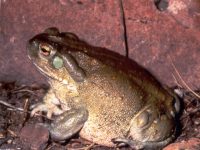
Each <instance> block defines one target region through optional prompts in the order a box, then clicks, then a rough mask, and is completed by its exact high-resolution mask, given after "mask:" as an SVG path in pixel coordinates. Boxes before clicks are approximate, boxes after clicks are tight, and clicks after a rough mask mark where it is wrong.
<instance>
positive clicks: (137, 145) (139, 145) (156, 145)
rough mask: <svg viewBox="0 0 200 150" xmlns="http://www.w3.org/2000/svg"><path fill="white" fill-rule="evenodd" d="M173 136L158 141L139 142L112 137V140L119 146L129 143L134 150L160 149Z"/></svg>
mask: <svg viewBox="0 0 200 150" xmlns="http://www.w3.org/2000/svg"><path fill="white" fill-rule="evenodd" d="M173 138H174V137H169V138H167V139H165V140H164V141H158V142H150V141H149V142H140V141H135V140H131V139H126V138H114V139H112V142H113V143H115V144H117V145H118V146H119V147H121V146H125V145H129V146H130V147H131V148H133V149H136V150H141V149H143V150H149V149H151V150H154V149H156V150H157V149H158V150H160V149H162V147H164V146H166V145H167V144H168V143H170V142H171V141H172V139H173Z"/></svg>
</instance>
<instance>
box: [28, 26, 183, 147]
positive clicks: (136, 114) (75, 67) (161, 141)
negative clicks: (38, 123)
mask: <svg viewBox="0 0 200 150" xmlns="http://www.w3.org/2000/svg"><path fill="white" fill-rule="evenodd" d="M28 53H29V58H30V59H31V60H32V61H33V63H34V64H35V66H36V67H37V68H38V69H39V70H40V71H41V72H42V73H43V74H44V75H45V76H46V77H47V79H48V82H49V84H50V89H49V91H48V93H47V94H46V96H45V97H44V100H43V102H42V103H39V104H37V105H36V106H35V108H34V109H33V110H32V114H35V113H36V112H38V111H45V112H47V117H49V118H51V116H52V114H54V115H57V116H58V117H57V119H55V120H54V121H53V122H52V124H51V125H49V131H50V133H51V137H52V138H53V139H54V140H65V139H69V138H70V137H71V136H73V135H74V134H76V133H77V132H79V131H80V133H79V134H80V136H81V137H83V138H85V139H87V140H90V141H93V142H95V143H98V144H101V145H105V146H111V147H112V146H115V144H114V143H125V144H129V145H130V146H132V147H134V148H156V147H163V146H165V145H166V144H168V143H169V142H171V141H172V140H173V139H174V135H175V130H176V123H175V116H176V114H177V112H178V111H179V100H178V99H177V98H175V95H174V94H172V93H171V92H168V91H167V90H165V89H164V88H163V87H162V86H161V85H160V84H159V83H158V81H156V80H155V79H154V78H153V77H152V76H151V75H150V74H149V73H148V72H147V71H145V70H144V69H143V68H141V67H140V66H138V65H137V64H136V63H135V62H134V61H132V60H129V59H127V58H125V57H124V56H121V55H119V54H117V53H114V52H111V51H109V50H107V49H104V48H100V47H94V46H90V45H89V44H87V43H86V42H83V41H81V40H80V39H79V38H78V37H77V36H76V35H74V34H72V33H66V32H59V31H58V29H56V28H48V29H46V30H45V32H44V33H41V34H38V35H36V36H35V37H33V38H32V39H31V40H29V43H28Z"/></svg>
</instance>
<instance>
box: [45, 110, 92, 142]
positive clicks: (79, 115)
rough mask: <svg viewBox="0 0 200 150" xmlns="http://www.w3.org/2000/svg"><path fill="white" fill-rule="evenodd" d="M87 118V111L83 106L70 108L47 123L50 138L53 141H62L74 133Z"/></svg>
mask: <svg viewBox="0 0 200 150" xmlns="http://www.w3.org/2000/svg"><path fill="white" fill-rule="evenodd" d="M87 119H88V111H87V110H86V109H85V108H83V107H80V108H76V109H75V108H73V109H70V110H68V111H66V112H64V113H62V114H61V115H59V116H57V118H56V119H55V120H54V121H53V122H52V123H51V125H49V127H48V129H49V131H50V134H51V138H52V139H53V140H55V141H64V140H66V139H69V138H70V137H72V136H73V135H74V134H76V133H77V132H78V131H79V130H80V129H81V128H82V127H83V125H84V123H85V122H86V121H87Z"/></svg>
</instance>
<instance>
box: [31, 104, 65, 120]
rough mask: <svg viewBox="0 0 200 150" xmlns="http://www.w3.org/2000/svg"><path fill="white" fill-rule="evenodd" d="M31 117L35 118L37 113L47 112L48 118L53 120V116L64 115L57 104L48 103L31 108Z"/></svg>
mask: <svg viewBox="0 0 200 150" xmlns="http://www.w3.org/2000/svg"><path fill="white" fill-rule="evenodd" d="M31 109H32V111H31V116H34V115H35V114H36V113H37V112H46V113H47V118H49V119H50V118H51V117H52V115H60V114H62V113H63V110H61V109H60V108H59V107H58V106H57V105H55V104H47V103H38V104H36V105H32V106H31Z"/></svg>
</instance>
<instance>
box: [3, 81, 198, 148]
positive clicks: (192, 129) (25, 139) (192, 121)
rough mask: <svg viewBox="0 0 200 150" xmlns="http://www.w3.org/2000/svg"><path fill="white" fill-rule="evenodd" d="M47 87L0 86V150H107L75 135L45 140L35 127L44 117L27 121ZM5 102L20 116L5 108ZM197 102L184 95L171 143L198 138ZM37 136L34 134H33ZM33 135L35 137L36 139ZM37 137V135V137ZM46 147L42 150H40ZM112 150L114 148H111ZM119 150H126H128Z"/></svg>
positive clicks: (46, 136) (45, 134) (7, 107)
mask: <svg viewBox="0 0 200 150" xmlns="http://www.w3.org/2000/svg"><path fill="white" fill-rule="evenodd" d="M47 89H48V86H46V85H37V84H33V85H31V86H26V85H16V84H15V83H14V82H13V83H3V82H0V101H1V103H0V114H1V115H0V149H1V150H2V149H47V150H48V149H51V150H52V149H79V150H80V149H94V150H98V149H111V148H107V147H102V146H100V145H96V144H94V143H90V142H88V141H86V140H84V139H81V138H80V137H79V136H78V135H76V136H75V137H73V138H72V139H71V140H69V141H67V142H65V143H62V144H61V143H55V142H51V141H50V140H49V139H48V132H45V130H43V129H38V128H36V127H35V125H36V124H38V123H41V122H49V120H47V119H46V118H45V117H42V116H36V117H30V113H29V112H28V111H29V106H30V105H32V104H35V103H37V102H38V101H40V100H41V98H42V97H43V95H44V94H45V92H46V91H47ZM2 102H7V103H9V104H10V105H12V106H14V107H15V108H18V109H19V108H23V112H22V111H20V110H16V109H15V108H11V107H12V106H6V104H2ZM199 116H200V101H199V99H197V98H196V97H195V96H194V95H193V94H192V93H190V92H187V91H184V98H183V108H182V114H181V116H180V132H179V133H178V137H177V139H176V141H175V142H181V141H184V140H188V139H191V138H200V117H199ZM36 132H37V133H36ZM36 134H37V135H36ZM38 134H39V135H38ZM44 147H46V148H44ZM115 149H116V148H115ZM122 149H130V148H128V147H125V148H122Z"/></svg>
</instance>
